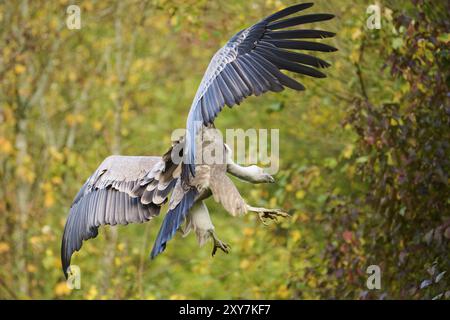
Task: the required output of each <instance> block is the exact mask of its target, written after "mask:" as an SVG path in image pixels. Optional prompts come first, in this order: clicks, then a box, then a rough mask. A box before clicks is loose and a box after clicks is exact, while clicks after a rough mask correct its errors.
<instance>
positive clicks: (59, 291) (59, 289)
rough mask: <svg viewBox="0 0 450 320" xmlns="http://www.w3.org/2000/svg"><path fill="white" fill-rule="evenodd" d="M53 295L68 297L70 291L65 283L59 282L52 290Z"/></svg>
mask: <svg viewBox="0 0 450 320" xmlns="http://www.w3.org/2000/svg"><path fill="white" fill-rule="evenodd" d="M54 292H55V295H56V296H58V297H60V296H66V295H68V294H69V293H70V292H71V290H70V288H69V287H68V286H67V283H66V282H65V281H63V282H59V283H58V284H57V285H56V287H55V289H54Z"/></svg>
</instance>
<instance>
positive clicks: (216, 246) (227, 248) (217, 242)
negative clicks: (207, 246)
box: [209, 230, 231, 257]
mask: <svg viewBox="0 0 450 320" xmlns="http://www.w3.org/2000/svg"><path fill="white" fill-rule="evenodd" d="M209 234H210V235H211V237H212V238H213V241H214V246H213V251H212V253H211V255H212V256H213V257H214V255H215V254H216V251H217V249H220V250H222V251H223V252H225V253H228V252H230V249H231V247H230V246H229V245H228V244H226V243H225V242H223V241H222V240H220V239H219V238H218V237H217V235H216V233H215V232H214V230H209Z"/></svg>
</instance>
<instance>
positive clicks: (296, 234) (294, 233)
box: [291, 230, 301, 242]
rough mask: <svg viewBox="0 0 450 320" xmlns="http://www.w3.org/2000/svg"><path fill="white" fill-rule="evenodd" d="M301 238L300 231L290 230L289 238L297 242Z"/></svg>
mask: <svg viewBox="0 0 450 320" xmlns="http://www.w3.org/2000/svg"><path fill="white" fill-rule="evenodd" d="M300 238H301V233H300V231H298V230H294V231H292V232H291V239H292V241H294V242H297V241H298V240H300Z"/></svg>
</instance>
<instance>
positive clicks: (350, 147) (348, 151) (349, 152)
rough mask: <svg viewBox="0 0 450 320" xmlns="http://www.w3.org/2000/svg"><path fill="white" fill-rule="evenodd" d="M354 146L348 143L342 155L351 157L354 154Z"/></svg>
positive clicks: (347, 157) (346, 157)
mask: <svg viewBox="0 0 450 320" xmlns="http://www.w3.org/2000/svg"><path fill="white" fill-rule="evenodd" d="M353 148H354V146H353V145H352V144H348V145H346V146H345V148H344V151H342V156H343V157H344V158H345V159H350V158H351V156H352V154H353Z"/></svg>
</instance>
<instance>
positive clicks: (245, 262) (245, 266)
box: [239, 259, 250, 270]
mask: <svg viewBox="0 0 450 320" xmlns="http://www.w3.org/2000/svg"><path fill="white" fill-rule="evenodd" d="M239 267H240V268H241V269H244V270H245V269H248V267H250V261H248V260H247V259H244V260H242V261H241V263H240V264H239Z"/></svg>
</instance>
